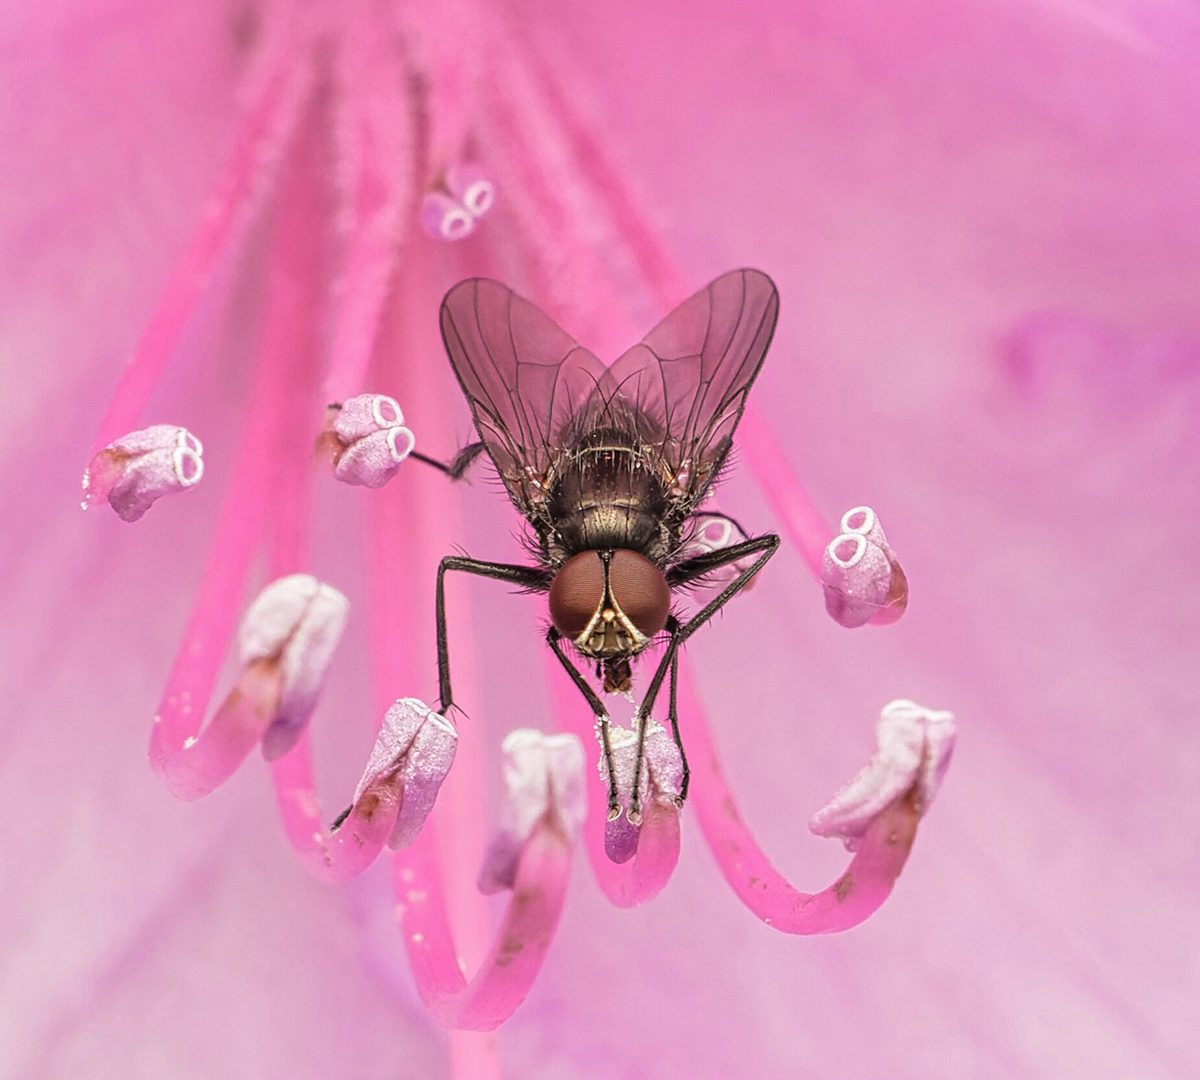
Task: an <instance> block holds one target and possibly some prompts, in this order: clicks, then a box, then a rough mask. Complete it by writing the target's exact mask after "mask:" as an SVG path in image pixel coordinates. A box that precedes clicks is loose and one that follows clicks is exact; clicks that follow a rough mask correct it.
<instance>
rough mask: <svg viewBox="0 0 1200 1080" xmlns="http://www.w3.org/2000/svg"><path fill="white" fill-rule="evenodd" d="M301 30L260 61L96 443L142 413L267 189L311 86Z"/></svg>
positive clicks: (289, 30) (299, 26) (291, 25)
mask: <svg viewBox="0 0 1200 1080" xmlns="http://www.w3.org/2000/svg"><path fill="white" fill-rule="evenodd" d="M309 48H310V42H309V41H308V38H307V31H306V28H305V26H304V25H303V23H302V22H301V21H300V20H296V21H295V22H293V21H288V22H287V23H286V29H285V30H284V33H283V37H282V38H281V39H280V40H279V41H277V42H275V43H274V44H273V46H272V52H271V54H270V55H269V57H268V58H267V60H266V61H265V63H264V64H263V65H262V67H263V69H264V70H265V71H266V77H265V78H264V79H263V81H262V84H261V86H260V87H257V88H255V91H254V96H253V97H252V99H251V103H250V106H249V108H248V109H247V111H246V113H245V115H244V116H243V118H242V120H241V123H240V127H239V129H238V132H237V135H236V139H235V141H234V145H233V150H232V152H231V154H230V157H229V160H228V161H227V162H226V164H225V167H224V170H223V171H222V172H221V174H220V175H219V177H218V179H217V183H216V185H215V188H214V190H213V193H212V194H211V195H210V197H209V199H208V202H207V203H206V205H205V212H204V217H203V219H202V220H201V221H200V223H199V225H197V227H196V230H195V232H193V233H192V235H191V237H190V238H189V240H188V242H187V244H186V246H185V247H184V250H183V253H182V254H181V256H180V258H179V261H178V262H177V263H176V265H175V268H174V269H173V270H172V271H171V274H170V277H169V278H168V279H167V283H166V285H165V286H164V287H163V290H162V292H161V294H160V295H159V298H158V304H157V306H156V307H155V309H154V312H153V314H152V315H151V316H150V320H149V322H148V323H147V325H146V328H145V330H143V332H142V336H141V339H140V340H139V341H138V344H137V347H136V348H135V350H134V353H133V356H132V358H131V359H130V361H129V364H128V366H127V367H126V368H125V371H124V372H123V373H122V375H121V381H120V382H119V383H118V385H117V389H116V391H115V392H114V394H113V397H112V400H111V402H110V403H109V406H108V411H107V412H106V413H105V415H104V419H103V420H102V421H101V423H100V429H99V431H98V432H97V435H96V441H95V443H94V449H95V450H97V451H99V450H100V449H101V448H103V447H106V446H109V445H111V444H113V443H115V442H116V441H117V440H118V438H119V437H120V436H121V435H122V433H123V432H126V431H129V430H131V429H132V428H133V427H134V426H135V425H136V423H137V421H138V417H139V416H141V414H142V411H143V409H144V408H145V406H146V402H147V401H148V400H149V398H150V394H151V392H152V391H153V390H154V387H155V385H156V384H157V382H158V379H159V376H160V375H161V374H162V371H163V368H164V366H165V365H166V362H167V358H168V357H169V356H170V355H171V352H172V351H173V350H174V348H175V345H176V343H177V342H178V341H179V336H180V334H181V333H182V332H183V328H184V326H185V325H186V323H187V320H188V318H189V317H190V316H191V313H192V309H193V308H194V307H195V304H196V301H197V299H198V298H199V297H200V295H201V294H202V293H203V292H204V290H205V288H206V287H207V285H208V281H209V278H210V276H211V274H212V271H213V267H214V266H215V265H216V264H217V261H218V260H219V259H220V257H221V256H222V255H223V254H224V252H225V251H226V250H227V248H228V247H229V245H230V243H231V240H232V239H233V238H234V237H235V236H236V235H237V234H239V233H240V232H241V231H242V229H243V228H244V226H245V225H246V224H247V223H248V222H249V219H250V218H251V217H252V215H253V212H254V211H255V210H256V209H257V207H258V206H259V204H260V203H261V201H262V198H263V196H264V195H265V193H266V192H267V191H268V190H269V188H270V185H271V182H272V180H273V179H274V175H275V172H276V169H277V167H278V164H279V161H280V159H281V158H282V156H283V153H284V150H285V148H286V146H287V144H288V142H289V140H290V138H291V135H292V133H293V131H294V130H295V128H296V126H297V122H298V119H299V117H300V115H301V111H302V108H303V106H304V103H305V102H306V100H307V98H308V92H309V88H310V85H311V77H312V61H311V57H310V54H309Z"/></svg>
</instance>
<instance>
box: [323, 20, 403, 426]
mask: <svg viewBox="0 0 1200 1080" xmlns="http://www.w3.org/2000/svg"><path fill="white" fill-rule="evenodd" d="M373 14H374V13H373V10H372V9H371V8H370V7H369V6H368V5H362V6H361V10H360V11H359V13H358V14H357V16H356V17H355V18H353V19H352V20H351V21H350V25H349V26H348V27H347V29H346V33H345V36H344V38H343V40H342V43H341V54H340V63H339V75H340V85H341V90H342V93H341V95H340V96H339V101H338V106H337V109H336V128H337V130H336V143H337V147H338V154H339V159H340V160H339V173H340V174H341V177H342V182H343V186H344V188H345V190H344V191H343V200H344V204H345V205H344V206H343V208H342V212H343V214H344V215H345V216H346V218H347V220H348V221H349V223H350V230H351V231H350V238H349V242H348V245H347V249H346V262H345V266H344V268H343V271H342V281H341V283H340V293H341V299H340V305H339V310H338V313H337V319H336V323H335V327H334V336H333V343H332V347H331V356H330V362H329V375H328V380H327V383H326V393H327V396H328V400H329V401H330V402H341V401H345V400H346V399H347V398H349V397H353V396H354V395H355V394H357V393H360V392H361V390H362V387H363V379H364V377H365V375H366V372H367V368H368V366H369V364H370V361H371V355H372V353H373V351H374V347H375V339H376V336H377V334H378V330H379V317H380V312H381V310H382V308H383V304H384V301H385V299H386V297H387V294H388V289H389V288H390V286H391V283H392V277H393V275H394V272H395V268H396V257H397V253H398V251H399V247H400V240H401V237H402V234H403V232H404V226H405V223H406V220H407V218H408V217H409V216H411V213H412V211H413V206H412V203H413V195H414V190H413V169H414V167H415V166H414V150H413V145H412V110H411V107H410V104H409V102H408V101H407V100H406V95H405V94H404V91H403V88H402V86H401V82H400V79H401V73H400V72H399V71H398V69H397V64H396V62H395V56H394V54H393V52H392V49H391V46H393V45H394V41H393V38H392V37H391V35H389V34H387V33H385V32H383V28H381V27H380V26H379V24H378V21H377V19H375V18H373V17H372V16H373Z"/></svg>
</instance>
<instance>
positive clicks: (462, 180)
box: [446, 165, 496, 219]
mask: <svg viewBox="0 0 1200 1080" xmlns="http://www.w3.org/2000/svg"><path fill="white" fill-rule="evenodd" d="M446 186H447V187H448V188H449V189H450V194H452V195H453V196H454V197H455V198H456V199H457V200H458V201H459V203H460V204H461V205H462V207H463V208H464V209H465V210H466V211H467V213H468V214H470V215H471V217H473V218H476V219H479V218H481V217H483V216H484V214H486V213H487V212H488V211H489V210H491V208H492V207H493V206H494V205H495V203H496V185H495V184H494V183H493V182H492V179H491V177H489V176H488V175H487V173H485V172H484V171H483V169H482V168H480V167H479V166H478V165H451V166H450V168H448V169H447V170H446Z"/></svg>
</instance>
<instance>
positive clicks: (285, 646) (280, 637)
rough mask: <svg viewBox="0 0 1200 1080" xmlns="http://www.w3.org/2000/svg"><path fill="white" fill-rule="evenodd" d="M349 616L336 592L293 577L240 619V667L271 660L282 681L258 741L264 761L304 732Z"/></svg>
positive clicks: (262, 597)
mask: <svg viewBox="0 0 1200 1080" xmlns="http://www.w3.org/2000/svg"><path fill="white" fill-rule="evenodd" d="M349 611H350V604H349V603H348V602H347V600H346V598H345V597H344V596H343V595H342V594H341V593H340V592H338V591H337V589H334V588H332V587H331V586H329V585H325V584H323V583H322V582H320V581H318V580H317V579H316V578H315V577H312V576H311V575H310V574H292V575H290V576H288V577H284V578H280V579H279V580H278V581H273V582H272V583H271V584H270V585H268V586H267V587H266V588H265V589H263V591H262V592H261V593H259V594H258V597H257V598H256V599H255V601H254V603H253V604H251V605H250V607H249V609H248V610H247V611H246V614H245V616H244V617H243V618H242V625H241V627H240V628H239V629H238V648H239V652H240V654H241V659H242V663H243V664H245V665H247V666H249V665H251V664H252V663H253V662H254V661H259V660H261V661H271V662H273V663H274V664H275V665H276V666H277V667H278V668H279V671H280V676H281V684H280V694H279V703H278V705H277V707H276V709H275V715H274V717H273V719H272V721H271V726H270V727H269V728H268V729H267V730H266V732H265V733H264V735H263V739H262V751H263V757H265V758H266V759H267V760H268V761H274V760H275V759H276V758H279V757H282V756H283V755H284V754H286V753H287V752H288V751H289V750H290V749H291V748H292V747H293V746H295V745H296V742H297V740H298V739H299V738H300V735H301V733H302V732H303V731H304V727H305V725H306V724H307V723H308V720H309V717H311V716H312V713H313V710H314V709H315V708H316V705H317V698H318V697H319V696H320V693H321V685H322V683H323V682H324V681H325V672H326V669H327V668H328V667H329V662H330V660H332V659H333V651H334V649H335V648H336V647H337V643H338V640H339V639H340V638H341V636H342V630H343V628H344V627H345V625H346V616H347V614H348V613H349Z"/></svg>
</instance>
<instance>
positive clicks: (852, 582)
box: [821, 506, 908, 628]
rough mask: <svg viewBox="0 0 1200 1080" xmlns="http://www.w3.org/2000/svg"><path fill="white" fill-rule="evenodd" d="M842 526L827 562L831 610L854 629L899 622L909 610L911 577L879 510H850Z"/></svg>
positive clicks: (825, 580) (827, 594)
mask: <svg viewBox="0 0 1200 1080" xmlns="http://www.w3.org/2000/svg"><path fill="white" fill-rule="evenodd" d="M841 527H842V531H841V533H840V534H839V535H838V536H836V537H834V539H833V540H831V541H830V543H829V546H828V547H827V548H826V549H825V555H824V560H823V563H822V569H821V580H822V582H823V584H824V587H825V610H826V611H828V612H829V614H830V615H831V616H832V617H833V618H834V620H835V621H837V622H838V623H839V624H840V625H842V626H845V627H848V628H854V627H857V626H863V625H864V624H866V623H873V624H875V625H882V624H885V623H890V622H895V621H896V620H897V619H898V618H900V616H901V615H903V614H904V610H905V608H906V607H907V606H908V579H907V578H906V577H905V575H904V571H903V570H902V569H901V567H900V563H899V561H898V560H897V559H896V555H895V553H894V552H893V551H892V549H891V547H890V545H889V544H888V542H887V537H886V536H885V535H884V532H883V528H882V526H881V525H880V524H879V519H878V518H877V517H876V516H875V511H874V510H872V509H871V508H870V507H869V506H856V507H854V509H852V510H847V511H846V513H845V514H843V515H842V521H841Z"/></svg>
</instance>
